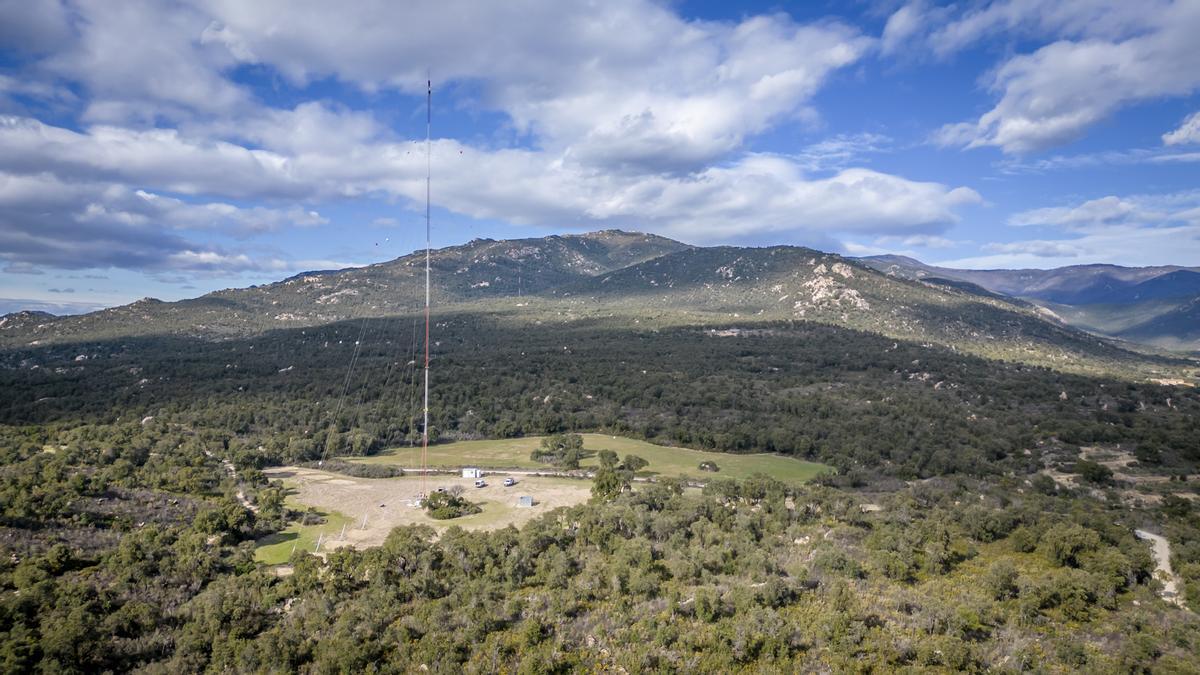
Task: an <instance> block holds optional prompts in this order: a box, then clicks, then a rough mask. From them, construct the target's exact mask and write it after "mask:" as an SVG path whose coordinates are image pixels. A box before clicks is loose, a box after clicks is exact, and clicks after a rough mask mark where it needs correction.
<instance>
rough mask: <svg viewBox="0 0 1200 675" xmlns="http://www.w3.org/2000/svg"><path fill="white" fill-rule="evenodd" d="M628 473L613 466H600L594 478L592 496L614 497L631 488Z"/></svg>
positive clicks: (606, 498)
mask: <svg viewBox="0 0 1200 675" xmlns="http://www.w3.org/2000/svg"><path fill="white" fill-rule="evenodd" d="M628 475H629V474H628V473H627V472H625V471H621V470H619V469H614V468H611V467H600V470H599V471H597V472H596V477H595V478H594V479H592V497H593V498H595V499H599V500H609V499H613V498H614V497H616V496H617V495H619V494H621V493H622V492H623V491H625V490H626V489H628V488H629V478H628Z"/></svg>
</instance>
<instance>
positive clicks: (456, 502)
mask: <svg viewBox="0 0 1200 675" xmlns="http://www.w3.org/2000/svg"><path fill="white" fill-rule="evenodd" d="M422 506H424V507H425V510H426V511H427V512H428V513H429V517H430V518H436V519H438V520H449V519H451V518H460V517H462V516H469V515H471V514H474V513H479V512H480V511H482V510H483V509H481V508H480V507H479V505H478V504H473V503H471V502H469V501H467V500H466V499H463V498H462V497H460V496H458V495H452V494H450V493H449V492H435V493H433V494H431V495H429V496H428V497H426V498H425V501H424V503H423V504H422Z"/></svg>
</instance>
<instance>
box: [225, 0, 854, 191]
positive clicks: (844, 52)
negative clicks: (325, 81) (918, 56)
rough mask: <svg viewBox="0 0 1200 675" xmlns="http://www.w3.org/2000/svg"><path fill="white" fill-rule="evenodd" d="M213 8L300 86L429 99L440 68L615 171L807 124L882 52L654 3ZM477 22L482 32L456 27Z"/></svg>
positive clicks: (724, 150)
mask: <svg viewBox="0 0 1200 675" xmlns="http://www.w3.org/2000/svg"><path fill="white" fill-rule="evenodd" d="M207 8H208V10H209V11H211V12H212V14H213V15H214V17H215V22H216V23H215V24H214V26H215V27H214V28H212V29H211V30H210V31H209V33H208V34H209V35H210V39H211V40H213V41H219V42H220V43H221V44H224V45H226V46H227V47H228V48H229V50H230V52H231V53H232V54H235V55H237V57H238V58H239V59H240V60H242V61H245V62H251V63H258V64H266V65H270V66H273V67H275V68H277V69H279V70H280V71H281V72H283V73H285V74H286V75H287V76H288V77H290V78H291V79H292V80H293V81H294V82H295V83H298V84H299V83H305V82H308V81H310V80H311V79H313V78H319V77H325V76H333V77H337V78H339V79H342V80H344V81H348V82H353V83H356V84H358V85H359V86H362V87H364V88H368V89H374V88H379V87H389V86H390V87H396V88H399V89H401V90H405V91H408V92H409V93H418V92H419V88H418V87H419V83H424V80H425V72H426V67H428V66H429V65H431V64H432V65H433V66H435V68H436V72H435V73H434V74H435V76H436V77H437V78H438V80H439V81H447V80H463V81H470V82H475V83H478V84H479V86H480V87H481V89H482V91H483V94H482V98H481V100H482V103H483V104H484V105H486V106H490V107H492V108H494V109H497V110H500V111H502V112H504V113H505V114H506V115H507V116H508V117H509V118H510V119H511V121H512V123H513V125H514V126H515V127H516V128H517V129H519V130H521V131H524V132H527V133H531V134H533V135H535V136H536V137H537V138H538V141H539V144H540V145H541V146H542V147H543V148H544V149H546V150H548V151H553V152H555V153H558V154H562V155H563V156H564V158H565V160H566V161H573V162H580V163H582V164H584V165H588V166H593V167H598V168H602V169H604V170H610V171H620V170H625V171H637V172H681V171H690V170H696V169H700V168H703V167H704V166H705V165H706V164H708V163H710V162H712V161H713V160H715V159H717V158H720V157H722V156H725V155H727V154H729V153H730V152H733V151H735V150H737V149H738V148H739V147H740V146H741V145H742V143H743V141H744V140H745V138H746V136H748V135H753V134H756V133H759V132H761V131H763V130H765V129H767V128H768V127H770V126H771V125H772V124H774V123H776V122H778V121H779V120H780V119H783V118H785V117H787V116H789V115H795V114H797V113H798V111H799V110H800V109H802V108H803V107H804V106H805V105H806V103H807V101H808V100H809V99H810V98H811V97H812V95H813V94H814V93H815V92H816V91H817V90H818V89H819V87H820V86H821V85H822V84H823V83H824V82H825V81H826V80H827V79H828V78H829V77H830V76H831V75H832V73H834V72H835V71H837V70H838V69H841V68H843V67H845V66H847V65H849V64H852V63H854V62H856V61H858V60H859V59H860V58H861V57H862V56H863V55H864V54H865V53H867V51H868V50H869V49H870V47H871V45H872V44H873V42H872V40H871V39H870V38H867V37H865V36H862V35H860V34H859V33H858V31H857V30H856V29H853V28H850V27H847V26H844V25H840V24H836V23H828V22H826V23H821V24H815V25H809V24H798V23H796V22H794V21H792V20H791V19H790V18H788V17H786V16H785V15H770V16H753V17H749V18H747V19H745V20H744V21H741V22H739V23H736V24H727V23H715V22H700V21H686V20H684V19H682V18H680V17H679V16H678V15H676V14H674V13H673V12H671V11H670V10H669V9H668V8H666V7H664V6H661V5H659V4H658V3H651V2H645V1H644V0H618V1H616V2H610V3H604V4H603V5H595V6H587V5H581V4H577V3H561V2H536V1H527V2H520V3H484V4H479V3H474V2H465V1H463V0H452V1H450V2H446V1H445V0H438V1H436V2H435V1H425V2H415V3H413V2H410V3H383V4H380V5H378V6H376V7H374V8H373V9H374V10H375V11H371V12H347V11H344V9H342V8H340V7H336V6H334V5H329V4H327V3H321V2H308V3H299V4H297V3H285V2H263V3H243V2H222V1H216V2H211V3H208V6H207ZM468 14H469V15H470V16H471V17H472V20H471V21H458V20H456V19H452V18H451V17H459V16H462V15H468ZM534 14H536V15H537V17H538V20H537V21H530V20H529V16H531V15H534ZM347 35H353V36H354V38H353V39H346V36H347Z"/></svg>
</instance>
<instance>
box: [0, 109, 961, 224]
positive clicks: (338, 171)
mask: <svg viewBox="0 0 1200 675" xmlns="http://www.w3.org/2000/svg"><path fill="white" fill-rule="evenodd" d="M0 150H7V152H4V153H0V169H5V170H9V171H12V172H23V173H26V174H32V173H38V172H46V171H50V172H54V173H56V174H63V175H67V176H71V177H72V178H74V179H76V180H81V179H86V180H92V181H111V182H130V183H135V184H141V185H148V186H150V187H151V188H155V189H159V190H166V191H170V192H178V193H184V194H204V193H217V194H232V195H235V196H241V195H245V196H258V197H289V196H293V195H297V196H298V195H305V196H307V197H310V198H319V197H328V196H353V195H359V194H367V193H373V192H385V193H388V194H393V195H401V196H404V197H407V198H409V199H410V200H414V201H420V200H423V198H424V189H425V187H424V174H425V161H424V152H423V148H421V147H420V146H419V145H416V144H413V143H409V142H395V143H386V142H375V143H361V144H353V142H350V143H349V144H347V145H339V146H338V147H329V148H326V147H315V146H306V147H305V148H304V150H303V151H302V152H298V153H296V154H291V155H288V154H280V153H277V152H274V151H272V150H265V149H257V150H251V149H248V148H245V147H242V146H238V145H235V144H231V143H226V142H219V143H212V142H197V141H192V140H189V139H187V138H185V137H183V136H182V135H181V134H179V133H178V132H175V131H163V130H154V131H144V132H133V131H128V130H122V129H116V128H112V127H100V128H95V129H91V130H89V131H88V132H85V133H80V132H74V131H70V130H66V129H60V128H57V127H50V126H47V125H44V124H42V123H40V122H36V121H33V120H27V119H17V118H8V119H7V120H5V119H2V118H0ZM803 170H804V167H803V165H801V164H800V163H798V162H796V161H795V160H793V159H790V158H787V157H782V156H774V155H748V156H745V157H743V158H741V159H738V160H736V161H732V162H729V163H726V164H724V165H722V166H716V167H710V168H707V169H704V170H702V171H698V172H694V173H693V174H691V175H675V174H656V173H652V174H631V173H625V172H598V171H594V170H592V169H591V168H589V167H586V166H582V165H580V164H578V163H574V162H569V161H564V160H563V159H562V158H560V157H557V156H555V155H553V154H551V153H547V152H542V151H537V150H521V149H501V150H495V151H488V150H481V149H477V148H473V147H470V146H466V145H463V144H461V143H459V142H457V141H452V140H439V141H437V142H435V143H434V144H433V172H434V175H436V176H437V181H436V184H437V189H436V190H435V193H434V198H435V201H436V202H437V203H438V204H439V205H441V206H443V207H445V208H448V209H450V210H452V211H455V212H458V213H462V214H466V215H469V216H473V217H476V218H494V219H500V220H505V221H509V222H514V223H518V224H527V225H541V226H548V227H597V226H629V227H649V226H655V227H658V228H660V229H661V230H663V231H665V232H668V233H673V234H678V235H686V236H688V237H690V238H692V239H693V240H705V239H723V240H730V239H734V238H736V237H737V236H738V235H739V234H747V235H749V234H754V233H760V232H778V231H797V232H810V233H813V232H833V231H846V232H867V233H887V232H925V233H928V232H932V231H937V230H939V229H941V228H944V227H945V226H947V225H949V224H951V223H954V222H956V221H957V219H958V217H957V215H956V209H958V208H960V207H963V206H967V205H971V204H976V203H979V202H980V201H981V200H980V197H979V195H978V194H977V193H976V192H974V191H973V190H971V189H969V188H963V187H950V186H946V185H942V184H939V183H930V182H918V181H911V180H907V179H905V178H901V177H898V176H893V175H889V174H884V173H880V172H876V171H870V170H867V169H861V168H851V169H844V170H841V171H840V172H838V173H837V174H835V175H833V176H830V177H827V178H822V179H810V178H807V177H806V176H805V174H804V172H803ZM496 176H503V177H504V180H496V179H495V177H496ZM214 208H215V207H214ZM209 210H210V211H211V210H212V208H210V209H209ZM184 215H185V214H184V213H183V212H182V211H181V212H180V213H179V214H178V217H179V218H183V216H184ZM206 215H208V213H206V212H205V213H200V214H194V213H193V217H202V216H206ZM285 215H287V217H288V219H289V220H290V221H291V222H299V223H300V224H303V221H304V217H303V214H302V213H291V214H285ZM255 217H256V216H255V214H254V213H253V212H251V213H247V214H239V216H238V217H237V218H234V219H232V220H234V221H235V222H241V223H242V224H243V225H248V224H250V222H251V221H252V220H253V219H254V218H255ZM257 218H258V220H259V221H260V222H263V223H266V224H271V223H274V222H275V219H276V218H277V216H274V215H273V216H272V217H271V218H267V217H265V216H263V215H259V216H257Z"/></svg>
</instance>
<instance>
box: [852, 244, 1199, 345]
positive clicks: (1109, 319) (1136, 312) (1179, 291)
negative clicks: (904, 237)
mask: <svg viewBox="0 0 1200 675" xmlns="http://www.w3.org/2000/svg"><path fill="white" fill-rule="evenodd" d="M860 260H861V261H862V262H863V263H865V264H867V265H870V266H871V267H874V268H875V269H877V270H879V271H881V272H884V273H885V274H890V275H893V276H897V277H901V278H905V279H919V280H923V281H926V282H930V283H957V284H964V283H965V284H972V285H974V286H976V287H978V288H979V289H981V290H983V291H986V292H991V293H998V294H1002V295H1006V296H1010V297H1013V298H1018V299H1024V300H1028V301H1031V302H1034V303H1037V304H1038V305H1040V306H1042V307H1044V308H1046V309H1048V310H1050V311H1052V312H1053V313H1054V314H1055V315H1056V316H1058V317H1059V318H1060V319H1061V320H1062V321H1064V322H1065V323H1068V324H1070V325H1072V326H1076V327H1078V328H1082V329H1084V330H1087V331H1090V332H1093V333H1096V334H1099V335H1106V336H1111V337H1118V338H1122V339H1126V340H1133V341H1136V342H1142V343H1146V344H1149V345H1154V346H1157V347H1162V348H1165V349H1172V350H1182V351H1196V350H1200V320H1198V316H1200V314H1198V313H1197V303H1198V301H1200V267H1178V266H1162V267H1120V266H1117V265H1073V266H1070V267H1059V268H1057V269H1050V270H1033V269H1027V270H963V269H952V268H947V267H937V266H934V265H927V264H925V263H922V262H921V261H919V260H914V259H913V258H907V257H904V256H897V255H881V256H871V257H866V258H860Z"/></svg>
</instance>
